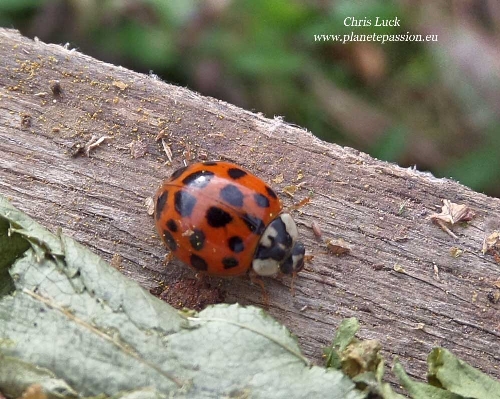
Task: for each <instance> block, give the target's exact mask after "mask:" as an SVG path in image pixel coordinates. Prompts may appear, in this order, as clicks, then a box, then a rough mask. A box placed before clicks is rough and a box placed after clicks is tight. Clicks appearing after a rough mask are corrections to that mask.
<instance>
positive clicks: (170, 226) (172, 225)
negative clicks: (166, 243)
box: [167, 219, 177, 233]
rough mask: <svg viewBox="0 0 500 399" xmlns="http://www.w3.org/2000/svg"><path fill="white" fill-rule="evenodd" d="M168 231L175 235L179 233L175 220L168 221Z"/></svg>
mask: <svg viewBox="0 0 500 399" xmlns="http://www.w3.org/2000/svg"><path fill="white" fill-rule="evenodd" d="M167 229H169V230H170V231H171V232H173V233H175V232H176V231H177V223H175V220H174V219H168V221H167Z"/></svg>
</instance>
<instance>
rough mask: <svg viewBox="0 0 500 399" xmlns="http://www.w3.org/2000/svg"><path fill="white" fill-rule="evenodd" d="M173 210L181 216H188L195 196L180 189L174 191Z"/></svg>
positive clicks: (194, 203) (194, 202) (191, 210)
mask: <svg viewBox="0 0 500 399" xmlns="http://www.w3.org/2000/svg"><path fill="white" fill-rule="evenodd" d="M174 204H175V210H176V211H177V212H178V213H179V215H181V216H182V217H188V216H190V215H191V213H192V212H193V208H194V206H195V205H196V197H194V196H193V195H191V194H189V193H188V192H187V191H184V190H180V191H177V192H176V193H175V196H174Z"/></svg>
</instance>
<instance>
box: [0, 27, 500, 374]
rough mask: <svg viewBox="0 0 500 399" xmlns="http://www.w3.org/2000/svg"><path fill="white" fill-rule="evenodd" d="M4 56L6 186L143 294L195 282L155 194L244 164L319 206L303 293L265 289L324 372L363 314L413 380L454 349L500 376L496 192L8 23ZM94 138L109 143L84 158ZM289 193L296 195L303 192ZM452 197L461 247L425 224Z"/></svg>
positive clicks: (239, 285) (272, 283) (238, 283)
mask: <svg viewBox="0 0 500 399" xmlns="http://www.w3.org/2000/svg"><path fill="white" fill-rule="evenodd" d="M0 59H2V65H1V66H0V193H1V194H3V195H6V196H7V197H8V198H10V199H11V201H12V203H13V204H14V205H15V206H17V207H19V208H20V209H21V210H23V211H24V212H26V213H27V214H29V215H30V216H32V217H33V218H34V219H36V220H37V221H38V222H40V223H42V224H43V225H45V226H47V227H48V228H50V229H51V230H53V231H55V230H56V229H57V228H59V227H60V228H62V231H63V232H64V233H66V234H68V235H70V236H72V237H74V238H75V239H77V240H78V241H80V242H81V243H83V244H84V245H87V246H88V247H90V248H91V249H92V250H93V251H95V252H96V253H98V254H99V255H102V256H103V257H104V258H105V259H106V260H108V261H110V260H111V259H112V258H113V257H114V264H115V266H117V267H119V268H120V269H121V270H122V272H123V273H124V274H125V275H127V276H128V277H130V278H132V279H134V280H136V281H138V282H139V283H140V284H142V285H143V286H144V287H146V288H147V289H153V290H156V291H158V287H160V286H161V287H162V289H164V288H168V287H177V286H178V285H176V284H178V283H179V281H182V280H183V279H186V278H193V277H194V274H193V273H192V272H191V271H190V270H188V269H187V268H185V267H183V266H182V265H180V264H179V263H178V262H176V261H173V262H170V264H169V265H168V267H165V266H164V264H163V263H162V262H163V258H164V255H165V252H166V251H165V250H164V248H163V247H162V245H161V243H160V241H159V239H158V237H157V235H156V233H155V230H154V225H153V221H152V217H151V216H150V215H148V212H147V210H146V207H145V205H144V203H145V200H146V199H147V198H148V197H150V196H152V195H153V194H154V192H155V190H156V188H157V187H158V185H159V184H160V182H161V180H162V179H164V178H165V177H166V176H168V175H170V174H171V173H172V171H173V170H175V169H176V168H177V167H179V166H182V165H183V162H184V160H185V159H189V160H190V161H191V160H205V159H226V160H231V161H234V162H236V163H238V164H241V165H242V166H244V167H245V168H247V169H250V170H251V171H253V172H254V173H255V174H257V175H258V176H260V177H262V178H263V179H264V180H266V181H268V182H270V184H271V185H272V186H273V187H274V188H275V189H276V190H277V191H278V192H279V193H280V197H281V198H282V200H283V202H284V204H285V206H290V205H293V204H295V203H297V202H299V201H300V200H302V199H304V198H307V197H309V196H310V198H311V201H310V203H309V204H307V205H305V206H303V207H302V208H301V209H300V210H299V211H294V217H295V220H296V222H297V223H298V227H299V231H300V234H301V236H302V238H303V240H304V242H305V245H306V248H307V253H308V254H309V255H313V259H312V260H311V262H310V263H308V264H307V265H306V270H305V271H304V272H302V273H301V274H300V276H299V278H297V279H296V280H295V282H294V284H295V296H292V295H291V293H290V284H291V281H290V279H287V278H283V279H281V280H279V279H266V281H265V284H266V288H267V290H268V291H269V296H270V298H269V302H270V306H269V312H270V313H271V314H272V315H273V316H274V317H276V318H277V319H278V320H280V321H281V322H282V323H284V324H285V325H286V326H287V327H288V328H290V329H291V330H292V331H293V332H294V333H295V334H296V335H297V336H298V338H299V340H300V343H301V346H302V348H303V350H304V352H305V354H306V355H307V356H308V357H309V358H310V359H312V360H313V361H315V363H318V364H322V350H323V347H324V346H326V345H327V344H328V343H329V342H330V341H331V339H332V337H333V334H334V330H335V328H336V327H337V326H338V324H339V322H340V321H341V319H342V318H345V317H352V316H354V317H357V318H358V319H359V320H360V322H361V324H362V329H361V331H360V333H359V336H360V337H361V338H376V339H378V340H380V341H381V342H382V346H383V348H384V353H383V354H384V356H385V357H386V358H387V359H388V360H389V362H390V360H391V359H392V358H393V356H395V355H397V356H399V358H400V359H401V361H402V363H403V365H404V366H405V368H406V369H407V370H408V371H409V373H410V374H411V375H413V376H416V377H419V378H423V377H424V376H425V370H426V365H425V360H426V357H427V354H428V353H429V352H430V350H431V348H432V347H434V346H443V347H446V348H448V349H450V350H452V351H453V352H454V353H455V354H457V355H458V356H460V357H461V358H462V359H464V360H466V361H468V362H470V363H471V364H472V365H474V366H476V367H479V368H480V369H482V370H483V371H485V372H486V373H488V374H489V375H491V376H494V377H497V378H498V377H500V369H499V365H500V339H499V338H500V313H499V308H500V304H498V303H496V304H495V303H493V302H494V301H493V302H490V300H489V299H488V295H490V298H491V297H492V295H491V294H492V293H494V290H495V287H494V283H495V282H496V281H498V280H499V279H500V266H499V265H498V264H497V263H496V262H495V260H494V259H493V257H492V256H491V255H488V254H487V255H483V254H482V252H481V248H482V243H483V240H484V238H485V237H486V236H487V235H489V234H490V233H492V232H493V231H494V230H495V229H496V230H498V229H500V201H499V200H498V199H495V198H489V197H487V196H485V195H482V194H480V193H476V192H474V191H472V190H470V189H468V188H466V187H464V186H462V185H460V184H458V183H456V182H453V181H450V180H443V179H436V178H434V177H432V176H431V175H428V174H425V173H420V172H418V171H415V170H410V169H402V168H400V167H398V166H396V165H393V164H389V163H385V162H380V161H378V160H374V159H372V158H370V157H369V156H368V155H366V154H363V153H360V152H358V151H356V150H353V149H350V148H343V147H340V146H338V145H335V144H329V143H325V142H322V141H320V140H319V139H317V138H315V137H314V136H313V135H312V134H311V133H309V132H307V131H305V130H304V129H301V128H298V127H295V126H291V125H289V124H286V123H284V122H283V121H282V120H280V119H279V118H275V119H268V118H266V117H264V116H262V115H260V114H255V113H252V112H248V111H245V110H242V109H240V108H237V107H235V106H232V105H230V104H227V103H224V102H222V101H218V100H215V99H213V98H207V97H203V96H200V95H198V94H196V93H193V92H192V91H189V90H187V89H185V88H181V87H176V86H172V85H169V84H166V83H164V82H162V81H159V80H157V79H155V77H154V76H146V75H141V74H138V73H134V72H131V71H129V70H126V69H124V68H121V67H117V66H113V65H109V64H106V63H103V62H100V61H97V60H95V59H92V58H90V57H88V56H85V55H83V54H80V53H78V52H77V51H72V50H68V49H65V48H63V47H61V46H58V45H47V44H44V43H41V42H37V41H32V40H30V39H27V38H24V37H22V36H21V35H20V34H19V33H18V32H16V31H13V30H5V29H0ZM56 81H58V82H59V86H60V92H59V89H58V87H57V83H56ZM352 112H355V110H353V111H352ZM158 135H162V136H163V138H164V140H165V143H166V144H167V145H168V146H169V148H170V149H171V151H172V162H169V161H168V158H167V155H166V153H165V151H164V148H163V145H162V143H161V140H157V138H158V137H157V136H158ZM93 136H94V139H98V138H101V137H104V136H106V137H109V138H107V139H105V141H104V142H103V143H101V144H100V145H99V146H97V147H95V148H93V149H91V150H90V156H86V155H85V154H84V153H78V148H83V147H85V145H86V144H88V143H89V142H90V140H91V139H92V137H93ZM131 148H132V149H133V151H131ZM132 153H134V155H135V156H133V155H132ZM75 154H76V155H75ZM287 186H292V187H298V188H299V189H298V190H297V191H296V192H295V194H294V198H290V196H288V195H287V194H285V193H284V192H283V191H282V190H283V189H284V188H285V187H287ZM442 199H449V200H451V201H452V202H454V203H459V204H466V205H468V206H470V207H471V208H472V209H473V210H474V212H475V213H476V216H475V218H474V219H473V220H472V221H471V222H470V223H469V224H468V225H458V226H455V227H454V228H453V231H454V232H455V234H457V236H458V238H457V239H454V238H452V237H451V236H450V235H448V234H446V233H445V232H444V231H443V230H441V229H440V228H438V227H437V226H436V225H435V224H433V223H431V222H430V221H429V220H428V216H429V215H430V214H431V213H433V212H436V211H439V210H440V206H441V205H442V202H441V201H442ZM313 222H315V224H317V225H318V226H319V228H320V230H321V231H322V237H321V238H318V237H316V236H315V234H314V232H313V229H312V227H311V226H312V223H313ZM315 230H316V231H317V228H316V229H315ZM336 238H343V239H344V240H345V241H347V242H348V243H350V245H352V250H351V252H350V253H349V254H348V255H345V256H335V255H332V254H331V253H329V252H328V251H327V248H326V245H325V240H327V239H336ZM452 248H459V249H460V250H462V251H463V252H462V253H461V255H460V256H458V257H454V256H452V254H451V252H450V251H451V250H452ZM211 284H213V285H216V286H217V287H218V288H219V289H220V290H221V291H222V292H223V293H224V297H225V301H226V302H236V301H237V302H240V303H242V304H253V305H262V303H261V291H260V289H259V288H258V287H257V286H255V285H253V284H251V282H250V281H249V280H248V279H244V278H240V279H231V280H230V279H225V280H224V279H223V280H217V279H211ZM179 295H180V297H182V293H180V294H179ZM391 379H392V378H391Z"/></svg>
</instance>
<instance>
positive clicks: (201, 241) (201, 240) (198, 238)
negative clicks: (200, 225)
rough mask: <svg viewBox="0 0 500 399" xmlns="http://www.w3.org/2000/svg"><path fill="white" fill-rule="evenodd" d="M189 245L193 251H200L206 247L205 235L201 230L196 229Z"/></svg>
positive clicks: (190, 237)
mask: <svg viewBox="0 0 500 399" xmlns="http://www.w3.org/2000/svg"><path fill="white" fill-rule="evenodd" d="M189 243H190V244H191V246H192V247H193V249H195V250H197V251H199V250H200V249H202V248H203V246H204V245H205V233H203V231H201V230H199V229H194V230H193V234H191V235H190V236H189Z"/></svg>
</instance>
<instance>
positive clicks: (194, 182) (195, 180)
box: [182, 170, 214, 188]
mask: <svg viewBox="0 0 500 399" xmlns="http://www.w3.org/2000/svg"><path fill="white" fill-rule="evenodd" d="M213 177H214V172H210V171H208V170H199V171H197V172H194V173H191V174H189V175H187V176H186V177H185V178H184V179H182V183H183V184H184V185H185V186H189V187H193V188H203V187H205V186H206V185H207V184H208V183H210V180H212V178H213Z"/></svg>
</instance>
